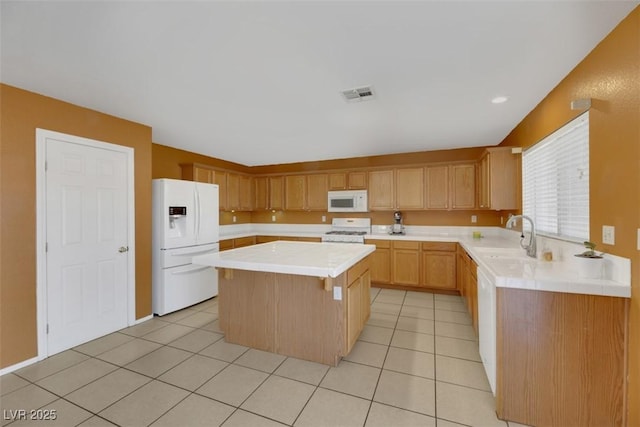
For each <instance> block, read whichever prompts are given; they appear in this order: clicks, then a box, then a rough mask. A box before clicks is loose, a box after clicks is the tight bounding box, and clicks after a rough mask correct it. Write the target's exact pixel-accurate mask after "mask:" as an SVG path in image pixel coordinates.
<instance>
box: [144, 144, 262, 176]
mask: <svg viewBox="0 0 640 427" xmlns="http://www.w3.org/2000/svg"><path fill="white" fill-rule="evenodd" d="M151 156H152V169H151V170H152V172H151V175H152V177H153V178H154V179H155V178H172V179H181V178H182V171H181V169H180V165H181V164H189V163H201V164H203V165H208V166H211V167H215V168H220V169H228V170H232V171H237V172H242V173H250V172H251V168H250V167H248V166H244V165H240V164H238V163H233V162H227V161H226V160H220V159H216V158H214V157H208V156H203V155H201V154H195V153H192V152H190V151H184V150H179V149H177V148H173V147H167V146H166V145H160V144H155V143H154V144H153V145H152V146H151Z"/></svg>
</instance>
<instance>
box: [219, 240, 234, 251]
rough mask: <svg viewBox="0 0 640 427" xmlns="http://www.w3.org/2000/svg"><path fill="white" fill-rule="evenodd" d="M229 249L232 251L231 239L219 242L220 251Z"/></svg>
mask: <svg viewBox="0 0 640 427" xmlns="http://www.w3.org/2000/svg"><path fill="white" fill-rule="evenodd" d="M229 249H233V239H228V240H220V250H221V251H226V250H229Z"/></svg>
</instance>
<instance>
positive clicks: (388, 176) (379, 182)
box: [369, 170, 395, 211]
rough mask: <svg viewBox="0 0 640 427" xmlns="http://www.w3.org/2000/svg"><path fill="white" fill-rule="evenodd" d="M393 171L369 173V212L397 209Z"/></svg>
mask: <svg viewBox="0 0 640 427" xmlns="http://www.w3.org/2000/svg"><path fill="white" fill-rule="evenodd" d="M394 189H395V185H394V174H393V170H380V171H371V172H369V210H372V211H379V210H393V209H395V194H394Z"/></svg>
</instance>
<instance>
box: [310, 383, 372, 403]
mask: <svg viewBox="0 0 640 427" xmlns="http://www.w3.org/2000/svg"><path fill="white" fill-rule="evenodd" d="M318 388H321V389H323V390H327V391H332V392H334V393H339V394H344V395H345V396H350V397H355V398H356V399H360V400H366V401H368V402H369V403H371V402H373V398H374V396H375V395H376V390H375V389H374V390H373V393H372V394H371V397H362V396H358V395H357V394H352V393H347V392H346V391H342V390H336V389H334V388H329V387H325V386H322V384H320V385H319V386H318ZM316 391H317V390H316Z"/></svg>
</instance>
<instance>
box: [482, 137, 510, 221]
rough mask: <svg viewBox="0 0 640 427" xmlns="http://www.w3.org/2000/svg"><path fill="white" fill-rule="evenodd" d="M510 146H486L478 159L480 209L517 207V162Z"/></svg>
mask: <svg viewBox="0 0 640 427" xmlns="http://www.w3.org/2000/svg"><path fill="white" fill-rule="evenodd" d="M511 148H512V147H495V148H488V149H486V151H485V152H484V154H483V156H482V158H481V159H480V163H479V165H478V167H479V173H478V179H479V183H478V187H479V191H478V193H479V200H478V205H479V206H480V208H481V209H494V210H512V209H518V186H519V184H520V179H519V174H518V166H519V163H518V157H517V155H515V154H513V153H512V152H511Z"/></svg>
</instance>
